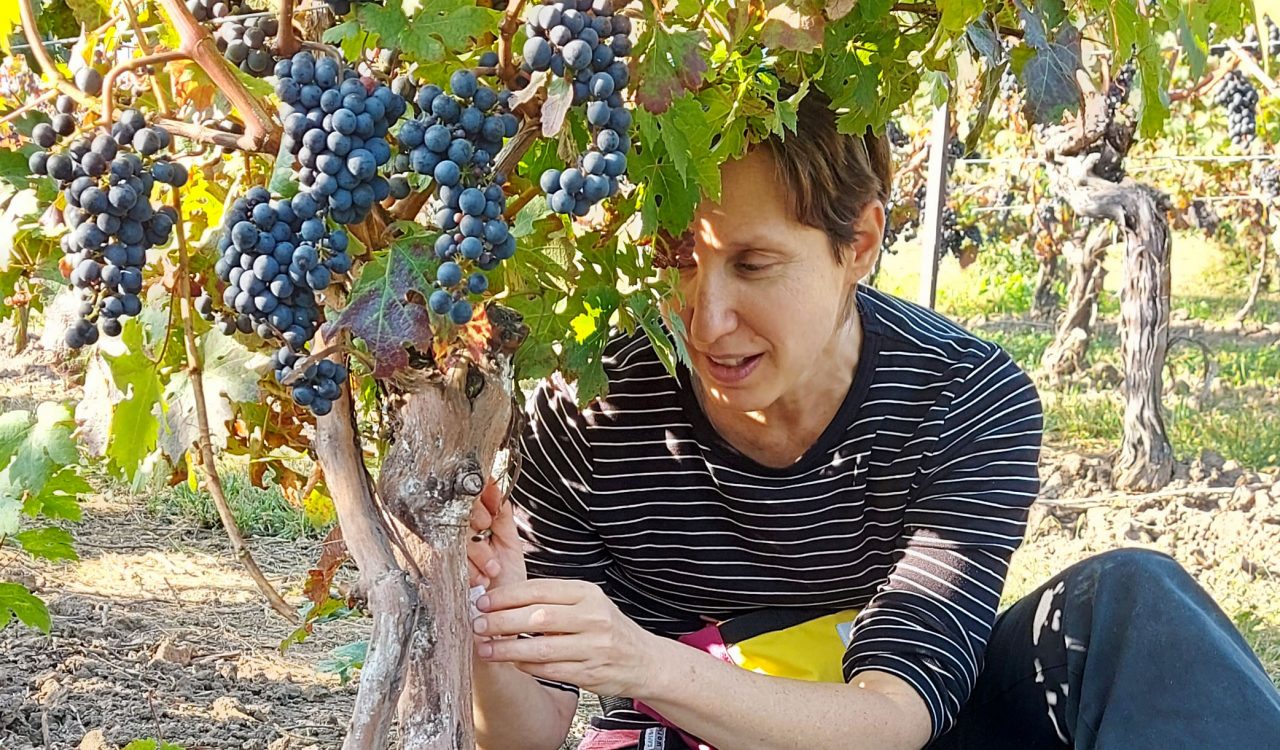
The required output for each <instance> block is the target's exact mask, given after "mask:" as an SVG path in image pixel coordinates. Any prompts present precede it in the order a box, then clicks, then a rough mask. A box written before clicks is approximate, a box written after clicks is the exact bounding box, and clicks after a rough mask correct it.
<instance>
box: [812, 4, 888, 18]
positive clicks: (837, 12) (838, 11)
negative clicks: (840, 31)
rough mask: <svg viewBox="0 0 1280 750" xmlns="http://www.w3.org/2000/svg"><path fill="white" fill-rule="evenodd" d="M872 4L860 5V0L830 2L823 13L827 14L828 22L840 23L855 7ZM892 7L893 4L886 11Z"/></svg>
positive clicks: (886, 7)
mask: <svg viewBox="0 0 1280 750" xmlns="http://www.w3.org/2000/svg"><path fill="white" fill-rule="evenodd" d="M871 4H872V3H865V2H864V3H859V2H858V0H831V2H828V3H827V4H826V7H825V8H823V9H822V12H823V13H826V14H827V20H829V21H839V20H840V19H841V18H844V17H845V16H846V15H848V14H849V11H851V10H853V9H854V7H855V6H859V5H871ZM891 5H892V3H891V2H890V3H889V4H888V5H886V6H885V11H887V10H888V8H889V7H890V6H891Z"/></svg>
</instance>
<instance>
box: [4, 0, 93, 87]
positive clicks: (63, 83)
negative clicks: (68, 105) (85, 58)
mask: <svg viewBox="0 0 1280 750" xmlns="http://www.w3.org/2000/svg"><path fill="white" fill-rule="evenodd" d="M18 14H19V16H21V18H22V35H23V36H25V37H26V38H27V44H28V45H29V46H30V47H31V52H32V54H34V55H35V56H36V62H37V63H39V64H40V69H41V70H42V71H44V74H45V76H47V77H48V79H49V81H50V82H51V83H52V84H53V87H54V88H55V89H56V90H57V91H59V92H61V93H63V94H66V95H67V96H70V97H71V98H72V99H75V100H76V103H77V104H79V105H80V106H82V107H88V108H92V107H93V106H94V103H93V97H91V96H89V95H88V94H86V93H84V92H83V91H81V90H80V89H78V88H76V87H75V86H73V85H71V82H70V81H68V80H67V79H65V78H63V77H62V71H60V70H58V65H57V63H55V62H54V61H53V58H52V57H50V56H49V50H47V49H45V48H44V40H43V39H41V38H40V28H39V27H38V26H36V11H35V8H34V7H32V5H31V0H18Z"/></svg>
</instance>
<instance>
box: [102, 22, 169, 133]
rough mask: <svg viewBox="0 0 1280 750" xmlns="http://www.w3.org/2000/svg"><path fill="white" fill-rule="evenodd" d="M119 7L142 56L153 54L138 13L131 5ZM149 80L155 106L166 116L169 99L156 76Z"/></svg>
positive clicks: (153, 48) (153, 50) (153, 51)
mask: <svg viewBox="0 0 1280 750" xmlns="http://www.w3.org/2000/svg"><path fill="white" fill-rule="evenodd" d="M121 5H123V6H124V10H125V13H127V14H128V16H129V25H130V26H131V27H132V28H133V33H134V35H136V36H137V38H138V48H139V49H141V50H142V54H144V55H152V54H155V47H152V46H151V41H150V40H149V39H147V35H146V34H145V33H143V31H142V24H140V23H138V12H137V11H136V10H134V8H133V3H121ZM150 78H151V90H152V91H154V92H155V95H156V106H157V108H158V109H159V110H160V114H162V115H167V114H169V111H170V109H171V108H170V107H169V98H168V97H167V96H165V93H164V87H163V86H161V85H160V79H159V78H157V77H156V76H154V75H153V76H150ZM108 101H110V100H108ZM109 121H110V120H108V122H109Z"/></svg>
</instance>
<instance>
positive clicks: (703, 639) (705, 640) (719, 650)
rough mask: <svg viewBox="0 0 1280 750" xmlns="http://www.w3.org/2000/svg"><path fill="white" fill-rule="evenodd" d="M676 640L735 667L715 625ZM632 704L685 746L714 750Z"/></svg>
mask: <svg viewBox="0 0 1280 750" xmlns="http://www.w3.org/2000/svg"><path fill="white" fill-rule="evenodd" d="M676 640H678V641H680V642H681V643H683V644H685V645H687V646H692V647H693V648H696V649H698V650H699V651H705V652H707V653H708V654H711V655H712V656H714V657H716V658H717V659H719V660H720V661H723V662H726V663H728V664H733V665H734V666H737V664H736V663H734V661H733V657H732V656H730V655H729V647H728V646H726V645H725V643H724V638H722V637H721V636H720V628H719V627H718V626H716V625H708V626H706V627H705V628H703V629H701V630H697V631H694V632H692V633H689V634H688V635H682V636H680V637H679V638H678V639H676ZM632 702H633V703H634V704H635V708H636V710H637V711H639V712H640V713H642V714H645V715H646V716H651V717H653V718H654V719H657V720H658V721H659V722H661V723H662V725H663V726H667V727H671V728H672V729H674V730H675V731H677V732H679V733H680V737H681V738H682V739H683V740H684V742H685V744H686V745H688V746H689V747H691V748H693V749H694V750H716V749H715V748H714V747H712V746H710V745H708V744H707V743H705V742H703V741H702V740H700V739H698V738H697V737H694V736H693V735H691V734H687V733H685V731H684V730H682V729H681V728H680V727H678V726H676V725H675V724H672V723H671V722H669V721H667V720H666V719H665V718H663V716H662V714H660V713H658V712H657V711H655V710H653V709H652V708H650V707H649V706H647V705H645V704H644V703H643V702H642V701H632Z"/></svg>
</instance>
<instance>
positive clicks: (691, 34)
mask: <svg viewBox="0 0 1280 750" xmlns="http://www.w3.org/2000/svg"><path fill="white" fill-rule="evenodd" d="M706 39H707V37H706V34H704V33H703V32H701V31H692V30H689V29H675V30H668V29H664V28H662V27H661V26H655V27H653V28H651V29H649V30H646V31H645V33H644V34H643V35H642V37H641V41H640V45H639V49H638V50H637V58H636V60H635V62H634V63H633V65H634V73H633V74H632V76H631V78H632V80H633V81H637V82H638V83H637V84H636V102H638V103H639V104H640V106H642V107H644V108H645V109H647V110H649V111H650V112H653V113H654V114H661V113H662V112H665V111H666V110H667V107H670V106H671V102H672V101H673V100H674V99H675V98H676V97H677V96H679V95H680V93H681V92H683V91H687V90H688V91H696V90H697V89H699V88H700V87H701V86H702V74H703V73H705V72H706V70H707V63H706V61H705V60H703V59H702V54H701V52H700V48H701V46H702V45H703V43H705V42H706Z"/></svg>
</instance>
